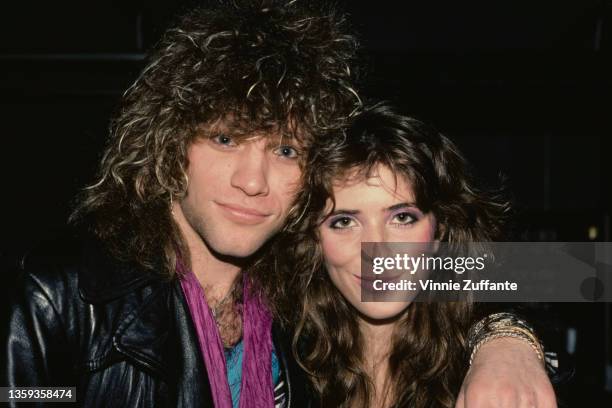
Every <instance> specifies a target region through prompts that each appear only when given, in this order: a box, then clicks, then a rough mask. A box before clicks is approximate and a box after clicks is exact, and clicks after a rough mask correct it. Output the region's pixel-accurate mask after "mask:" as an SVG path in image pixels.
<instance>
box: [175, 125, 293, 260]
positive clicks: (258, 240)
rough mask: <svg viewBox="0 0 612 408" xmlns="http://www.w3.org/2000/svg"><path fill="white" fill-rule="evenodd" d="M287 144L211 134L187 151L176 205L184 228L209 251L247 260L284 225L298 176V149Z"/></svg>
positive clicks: (261, 137) (264, 137)
mask: <svg viewBox="0 0 612 408" xmlns="http://www.w3.org/2000/svg"><path fill="white" fill-rule="evenodd" d="M286 142H287V140H283V142H282V143H281V140H280V138H279V137H277V136H276V135H263V134H255V135H253V136H252V137H248V138H246V139H243V140H241V141H236V140H235V139H234V138H232V136H231V135H230V134H229V133H227V132H225V133H223V132H218V133H217V132H211V134H210V135H208V136H207V137H204V138H199V139H196V141H195V142H194V143H193V144H192V145H191V146H190V147H189V150H188V159H189V164H188V168H187V175H188V177H189V181H188V187H187V194H186V196H185V197H184V198H183V199H182V200H181V201H180V203H179V207H180V211H181V212H182V213H183V215H184V219H185V220H186V222H187V224H188V225H186V227H187V228H191V229H193V231H194V232H195V233H196V234H197V235H198V236H199V237H200V238H201V240H202V241H203V242H204V243H205V244H206V245H207V246H208V248H209V249H210V250H212V251H213V252H215V253H217V254H219V255H223V256H231V257H239V258H243V257H247V256H249V255H252V254H253V253H254V252H255V251H257V250H258V249H259V248H260V247H261V246H262V245H263V244H264V243H265V242H266V241H267V240H268V239H269V238H270V237H272V236H273V235H274V234H275V233H276V232H277V231H278V230H279V229H280V228H281V227H282V225H283V223H284V221H285V219H286V217H287V213H288V211H289V208H290V206H291V204H292V203H293V199H294V195H295V192H296V190H297V187H298V186H299V181H300V175H301V168H300V166H299V162H298V157H297V155H298V148H297V147H296V145H295V142H291V143H293V144H291V143H286ZM180 224H181V223H179V225H180ZM183 224H184V223H183ZM183 226H184V227H185V225H183ZM186 235H187V236H188V237H189V236H190V235H191V236H194V235H193V234H189V233H187V234H186Z"/></svg>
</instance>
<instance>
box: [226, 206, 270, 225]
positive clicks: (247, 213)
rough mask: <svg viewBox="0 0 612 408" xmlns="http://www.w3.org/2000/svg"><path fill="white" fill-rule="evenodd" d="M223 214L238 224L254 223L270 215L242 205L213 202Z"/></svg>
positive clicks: (258, 222) (262, 220)
mask: <svg viewBox="0 0 612 408" xmlns="http://www.w3.org/2000/svg"><path fill="white" fill-rule="evenodd" d="M215 203H216V204H217V205H218V206H219V208H221V210H223V214H224V215H225V216H226V217H227V218H229V219H230V220H231V221H234V222H237V223H239V224H248V225H255V224H260V223H262V222H264V221H265V220H266V219H267V218H268V217H269V216H270V215H272V214H270V213H265V212H262V211H259V210H256V209H254V208H248V207H243V206H241V205H237V204H228V203H219V202H215Z"/></svg>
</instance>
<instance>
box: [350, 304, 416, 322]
mask: <svg viewBox="0 0 612 408" xmlns="http://www.w3.org/2000/svg"><path fill="white" fill-rule="evenodd" d="M408 306H410V303H409V302H361V301H360V302H358V303H357V304H353V307H355V309H357V311H358V312H359V314H360V315H361V317H362V318H363V319H364V320H366V321H369V322H370V323H375V324H376V323H379V324H384V323H386V322H392V321H394V320H395V319H397V318H398V317H399V316H400V315H401V314H402V312H404V310H406V308H407V307H408Z"/></svg>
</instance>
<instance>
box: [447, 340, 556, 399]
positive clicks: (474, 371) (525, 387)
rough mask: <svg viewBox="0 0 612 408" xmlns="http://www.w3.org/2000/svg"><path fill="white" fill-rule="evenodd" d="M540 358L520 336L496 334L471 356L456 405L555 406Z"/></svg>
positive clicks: (553, 396) (553, 394)
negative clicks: (495, 336)
mask: <svg viewBox="0 0 612 408" xmlns="http://www.w3.org/2000/svg"><path fill="white" fill-rule="evenodd" d="M556 407H557V400H556V398H555V392H554V390H553V387H552V384H551V383H550V380H549V379H548V376H547V375H546V371H545V370H544V365H543V364H542V361H540V360H539V359H538V356H537V354H536V353H535V352H534V350H533V349H532V348H531V346H530V345H529V344H528V343H527V342H525V341H522V340H518V339H513V338H498V339H493V340H490V341H488V342H487V343H485V344H484V345H483V346H482V347H481V348H480V349H479V350H478V351H477V353H476V355H475V356H474V361H473V363H472V366H471V367H470V369H469V371H468V373H467V375H466V376H465V379H464V380H463V385H462V386H461V391H460V392H459V396H458V398H457V403H456V405H455V408H556Z"/></svg>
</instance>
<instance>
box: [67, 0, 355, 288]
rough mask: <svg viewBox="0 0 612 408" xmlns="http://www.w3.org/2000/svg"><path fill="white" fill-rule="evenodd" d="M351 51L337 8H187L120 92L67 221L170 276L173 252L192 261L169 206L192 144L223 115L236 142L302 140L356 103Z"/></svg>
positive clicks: (182, 186) (262, 2)
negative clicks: (268, 135) (262, 136)
mask: <svg viewBox="0 0 612 408" xmlns="http://www.w3.org/2000/svg"><path fill="white" fill-rule="evenodd" d="M356 48H357V42H356V39H355V37H353V36H352V35H351V34H350V31H349V30H348V27H347V25H346V21H345V17H344V15H343V14H341V13H339V12H337V11H335V10H334V9H333V8H332V7H330V6H324V5H322V4H321V2H314V1H307V0H304V1H302V0H300V1H296V0H293V1H273V0H270V1H267V0H259V1H240V0H234V1H216V2H214V3H212V4H211V5H210V6H209V7H207V8H200V9H196V10H193V11H191V12H190V13H188V14H186V15H184V16H183V17H181V18H180V19H179V20H178V23H177V24H176V26H175V27H174V28H171V29H169V30H168V31H167V32H166V33H165V34H164V36H163V38H162V39H161V40H160V42H159V43H158V44H157V45H156V46H155V48H154V49H153V51H152V53H151V54H150V57H149V58H148V62H147V64H146V66H145V68H144V70H143V71H142V73H141V74H140V76H139V77H138V79H137V80H136V81H135V82H134V84H133V85H132V86H131V87H130V88H129V89H128V90H127V91H126V93H125V94H124V96H123V100H122V106H121V109H120V111H119V112H118V115H117V116H116V118H115V119H114V120H113V122H112V124H111V128H110V138H109V141H108V145H107V147H106V150H105V154H104V156H103V159H102V162H101V165H100V169H99V174H98V176H97V177H98V178H97V182H95V184H93V185H91V186H89V187H87V188H86V189H85V190H84V192H83V193H82V195H81V196H80V198H79V200H78V204H77V207H76V209H75V211H74V212H73V214H72V216H71V220H72V221H73V222H75V223H79V222H80V223H83V224H85V225H90V226H92V229H93V232H94V233H95V235H96V236H97V237H99V238H100V239H101V240H102V241H103V242H104V243H105V244H107V245H108V247H109V249H110V251H111V252H112V253H113V254H114V255H115V256H116V257H118V258H119V259H122V260H126V261H130V262H135V263H136V264H139V265H141V266H142V267H144V268H145V269H147V270H160V269H161V270H163V271H164V274H165V276H167V277H172V276H173V275H174V274H175V272H176V271H175V265H176V258H177V251H180V252H181V254H182V256H187V257H188V256H189V254H188V251H187V248H186V247H185V245H184V242H183V239H182V237H181V235H180V232H179V231H178V227H177V226H176V224H175V222H174V221H173V218H172V215H171V210H170V206H171V203H172V200H173V199H174V200H176V199H181V197H183V196H184V194H185V191H186V187H187V182H188V180H187V178H186V168H187V166H188V161H187V150H188V147H189V146H190V144H191V143H192V142H193V141H194V139H195V138H197V137H203V136H206V135H204V134H203V133H204V132H205V130H203V129H205V127H206V126H207V125H210V124H215V123H218V122H219V121H223V123H224V125H226V127H229V129H230V130H231V132H232V136H234V137H236V136H237V135H238V136H239V135H248V134H253V132H258V133H265V132H276V133H279V132H280V133H281V134H282V135H283V136H286V137H295V138H298V139H300V140H299V141H300V142H301V143H302V144H303V145H304V146H308V144H309V143H311V142H312V140H314V139H316V138H317V137H319V136H320V135H322V134H324V133H326V132H329V131H330V130H331V129H334V128H337V127H339V126H341V125H342V123H343V121H344V119H345V118H346V117H348V115H349V114H350V113H351V112H352V111H353V110H354V109H356V107H358V106H359V103H360V102H359V98H358V97H357V94H356V93H355V91H354V88H353V87H354V86H353V81H354V78H355V76H354V74H353V73H352V72H351V69H350V68H349V67H351V66H352V64H353V61H354V58H355V51H356ZM160 263H161V265H162V268H160ZM265 278H266V276H265V275H264V276H262V277H261V279H265ZM260 286H262V287H266V288H274V287H276V285H275V284H266V283H261V285H260Z"/></svg>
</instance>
